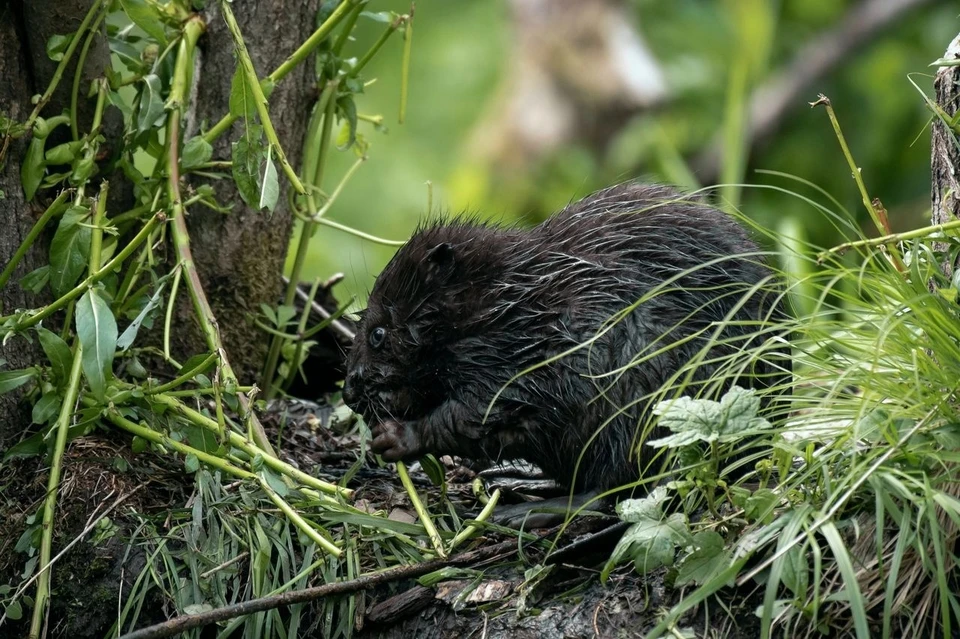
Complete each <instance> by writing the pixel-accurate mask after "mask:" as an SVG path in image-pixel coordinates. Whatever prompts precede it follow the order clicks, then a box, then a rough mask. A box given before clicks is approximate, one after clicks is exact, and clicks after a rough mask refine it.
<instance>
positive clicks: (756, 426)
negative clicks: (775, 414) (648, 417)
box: [647, 386, 770, 448]
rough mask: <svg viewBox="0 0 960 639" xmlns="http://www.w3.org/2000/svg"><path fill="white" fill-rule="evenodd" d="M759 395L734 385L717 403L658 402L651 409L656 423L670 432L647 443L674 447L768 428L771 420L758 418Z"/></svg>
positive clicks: (689, 400)
mask: <svg viewBox="0 0 960 639" xmlns="http://www.w3.org/2000/svg"><path fill="white" fill-rule="evenodd" d="M759 410H760V398H759V397H757V394H756V391H755V390H753V389H750V390H745V389H743V388H740V387H739V386H734V387H733V388H731V389H730V390H729V391H727V392H726V393H725V394H724V396H723V397H722V398H720V401H719V402H716V401H713V400H710V399H692V398H690V397H680V398H678V399H671V400H667V401H663V402H660V403H659V404H657V405H656V407H655V408H654V409H653V412H654V414H655V415H659V416H660V420H659V422H658V423H659V425H660V426H663V427H665V428H668V429H670V430H671V431H673V435H669V436H667V437H663V438H661V439H656V440H653V441H649V442H647V445H648V446H653V447H664V446H666V447H670V448H677V447H679V446H686V445H689V444H692V443H695V442H714V441H718V442H729V441H735V440H737V439H740V438H742V437H743V436H744V435H746V434H748V433H750V432H754V431H758V430H763V429H767V428H770V422H768V421H767V420H765V419H763V418H762V417H757V412H758V411H759Z"/></svg>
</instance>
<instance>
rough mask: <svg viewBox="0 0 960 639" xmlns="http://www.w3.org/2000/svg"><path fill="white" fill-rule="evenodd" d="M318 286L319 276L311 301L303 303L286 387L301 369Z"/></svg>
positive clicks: (311, 288)
mask: <svg viewBox="0 0 960 639" xmlns="http://www.w3.org/2000/svg"><path fill="white" fill-rule="evenodd" d="M318 288H320V278H319V277H318V278H317V279H315V280H314V281H313V286H311V287H310V301H309V302H307V303H305V304H304V305H303V312H302V313H300V323H299V324H298V325H297V347H296V349H295V350H294V351H293V358H292V359H291V360H290V367H289V370H288V371H287V378H286V379H285V380H283V388H284V389H288V388H290V385H291V384H293V380H295V379H296V378H297V372H298V371H299V370H300V355H301V354H302V353H303V343H304V341H306V338H305V337H304V336H303V333H304V331H306V330H307V321H308V320H309V319H310V307H311V305H312V302H313V300H314V299H316V297H317V289H318Z"/></svg>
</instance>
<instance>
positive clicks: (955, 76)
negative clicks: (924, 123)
mask: <svg viewBox="0 0 960 639" xmlns="http://www.w3.org/2000/svg"><path fill="white" fill-rule="evenodd" d="M943 59H944V60H960V35H957V37H956V38H954V40H953V42H951V43H950V46H949V47H947V51H946V53H944V55H943ZM933 88H934V91H935V92H936V96H935V98H934V100H935V101H936V103H937V105H938V106H939V107H940V109H942V110H943V113H942V114H941V115H943V116H944V118H945V119H950V118H952V117H954V115H956V113H957V110H958V109H960V66H942V67H940V69H939V71H937V77H936V79H935V80H934V82H933ZM931 132H932V133H931V138H932V139H931V150H930V177H931V182H930V197H931V202H932V204H933V220H932V222H933V224H943V223H945V222H950V221H952V220H956V219H958V218H960V175H957V169H958V167H960V148H957V139H958V136H957V133H956V129H954V130H951V129H950V127H949V126H947V124H946V123H945V122H944V121H943V119H941V118H939V117H934V119H933V126H932V127H931Z"/></svg>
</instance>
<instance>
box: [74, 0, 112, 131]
mask: <svg viewBox="0 0 960 639" xmlns="http://www.w3.org/2000/svg"><path fill="white" fill-rule="evenodd" d="M104 17H106V13H100V15H98V16H97V19H96V21H95V22H94V23H93V24H92V25H91V26H90V33H88V34H87V39H86V40H85V41H84V43H83V48H82V49H80V57H78V58H77V70H76V71H75V72H74V74H73V87H72V88H71V90H70V133H71V134H72V135H73V139H74V140H79V139H80V127H79V125H78V123H77V101H78V97H79V94H80V80H81V77H82V76H83V66H84V64H86V61H87V52H88V51H89V50H90V43H91V42H93V39H94V37H96V35H97V29H99V28H100V23H101V22H103V19H104ZM79 36H80V33H79V32H77V35H76V36H74V37H75V38H77V37H79Z"/></svg>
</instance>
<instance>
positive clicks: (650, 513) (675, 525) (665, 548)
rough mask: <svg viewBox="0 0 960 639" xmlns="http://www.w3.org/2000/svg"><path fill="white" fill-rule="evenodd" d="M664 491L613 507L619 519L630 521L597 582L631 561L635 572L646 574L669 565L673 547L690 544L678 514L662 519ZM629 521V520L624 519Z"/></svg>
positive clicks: (672, 556) (681, 516)
mask: <svg viewBox="0 0 960 639" xmlns="http://www.w3.org/2000/svg"><path fill="white" fill-rule="evenodd" d="M665 498H666V490H665V489H664V488H663V487H662V486H660V487H658V488H656V489H655V490H654V491H653V492H652V493H651V494H650V496H648V497H646V498H644V499H630V500H625V501H627V502H630V503H628V504H626V506H625V507H622V506H621V504H623V503H624V502H621V504H618V505H617V512H618V514H620V517H621V519H624V520H625V521H634V522H636V523H634V524H633V526H631V527H630V528H628V529H627V532H626V533H624V535H623V537H622V538H621V539H620V541H619V542H618V543H617V546H616V548H614V551H613V553H612V554H611V555H610V559H609V560H608V561H607V564H606V565H605V566H604V568H603V571H602V572H601V575H600V578H601V579H602V580H604V581H605V580H606V579H607V577H608V576H609V575H610V571H611V570H612V569H613V567H614V566H616V565H617V564H619V563H622V562H624V561H626V560H628V559H632V560H633V562H634V565H635V566H636V569H637V571H639V572H640V573H641V574H646V573H648V572H650V571H652V570H656V569H657V568H660V567H662V566H669V565H672V564H673V559H674V556H675V554H676V547H677V545H681V544H683V545H686V544H687V543H689V542H690V541H691V537H690V533H689V531H688V530H687V525H686V520H685V519H684V517H683V515H682V514H680V513H674V514H673V515H670V516H669V517H666V518H664V516H663V507H662V505H663V502H664V500H665ZM625 517H630V519H625Z"/></svg>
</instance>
